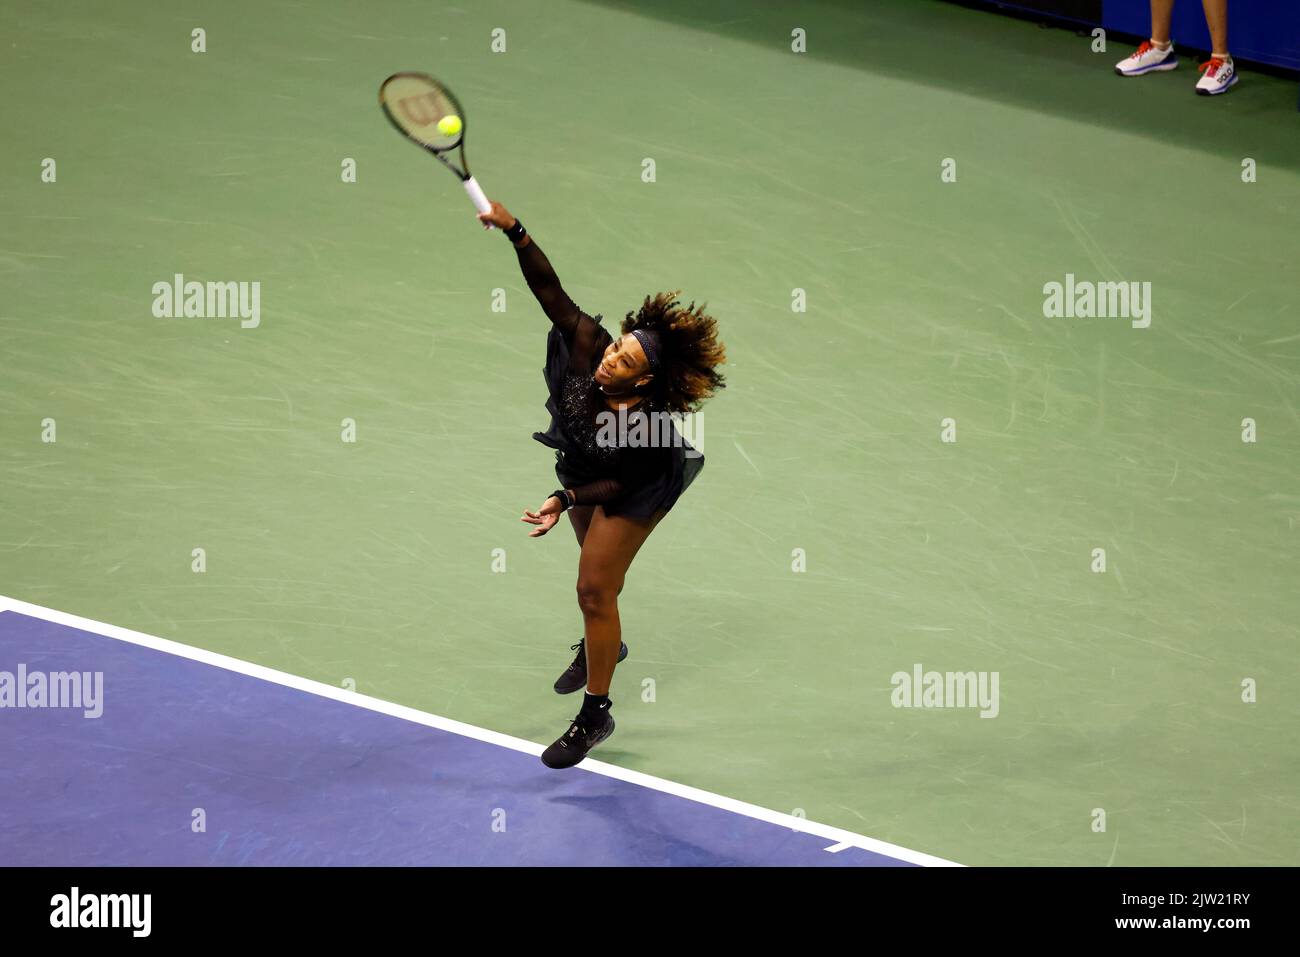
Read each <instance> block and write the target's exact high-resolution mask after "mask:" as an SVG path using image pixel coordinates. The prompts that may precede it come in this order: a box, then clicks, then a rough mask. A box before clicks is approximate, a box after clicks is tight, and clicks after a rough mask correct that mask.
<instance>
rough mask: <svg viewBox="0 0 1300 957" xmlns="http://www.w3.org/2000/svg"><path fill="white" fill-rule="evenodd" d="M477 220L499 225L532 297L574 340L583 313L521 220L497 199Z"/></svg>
mask: <svg viewBox="0 0 1300 957" xmlns="http://www.w3.org/2000/svg"><path fill="white" fill-rule="evenodd" d="M478 218H479V220H480V221H482V223H483V224H484V225H485V226H487V225H491V226H496V227H497V228H498V229H500V230H501V231H502V232H504V233H505V234H506V236H507V237H508V238H509V239H510V241H511V243H513V244H514V247H515V254H516V255H517V256H518V257H519V268H520V270H522V272H523V274H524V280H525V281H526V282H527V283H528V288H529V289H531V290H532V292H533V295H534V296H536V297H537V301H538V302H539V303H540V304H541V306H542V311H543V312H545V313H546V317H547V318H548V319H550V320H551V322H553V323H555V325H557V326H558V327H559V328H560V331H561V332H562V333H563V334H564V336H565V337H566V338H570V337H572V336H573V334H574V333H575V332H576V331H577V329H578V326H579V325H580V324H581V321H582V319H583V318H584V314H583V312H582V310H581V309H579V308H578V307H577V305H576V304H575V303H574V301H573V300H572V299H570V298H569V294H568V293H566V292H565V291H564V287H563V286H561V285H560V277H559V276H557V275H555V269H554V268H552V266H551V261H550V260H549V259H547V258H546V254H545V253H543V252H542V250H541V249H540V248H539V247H538V245H537V243H535V242H533V239H532V237H531V236H529V235H528V233H527V232H525V231H524V228H523V226H522V225H520V223H519V220H517V219H516V218H515V217H514V216H512V215H510V211H509V210H507V209H506V208H505V207H504V206H502V205H501V204H500V203H498V202H496V201H495V200H493V201H492V209H491V211H489V212H486V213H479V214H478ZM588 321H589V322H590V321H591V320H588Z"/></svg>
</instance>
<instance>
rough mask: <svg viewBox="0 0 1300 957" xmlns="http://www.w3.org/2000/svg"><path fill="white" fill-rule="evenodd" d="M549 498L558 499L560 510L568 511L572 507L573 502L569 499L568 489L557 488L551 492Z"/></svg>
mask: <svg viewBox="0 0 1300 957" xmlns="http://www.w3.org/2000/svg"><path fill="white" fill-rule="evenodd" d="M551 498H558V499H559V500H560V511H561V512H564V511H568V510H569V509H571V508H573V502H571V501H569V491H568V489H563V488H557V489H556V490H555V491H554V492H552V493H551Z"/></svg>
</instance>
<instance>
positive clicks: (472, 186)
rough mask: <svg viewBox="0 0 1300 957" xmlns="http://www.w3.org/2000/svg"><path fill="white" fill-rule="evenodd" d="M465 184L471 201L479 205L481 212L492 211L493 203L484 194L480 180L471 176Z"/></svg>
mask: <svg viewBox="0 0 1300 957" xmlns="http://www.w3.org/2000/svg"><path fill="white" fill-rule="evenodd" d="M464 186H465V192H467V193H469V198H470V202H472V203H473V204H474V205H475V206H477V207H478V211H479V212H480V213H490V212H492V204H491V203H489V202H488V198H487V197H486V196H484V195H483V187H482V186H480V185H479V184H478V180H476V179H475V178H474V177H473V176H471V177H470V178H469V179H467V180H464ZM491 228H492V227H491V226H489V227H488V229H491Z"/></svg>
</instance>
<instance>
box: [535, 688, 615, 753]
mask: <svg viewBox="0 0 1300 957" xmlns="http://www.w3.org/2000/svg"><path fill="white" fill-rule="evenodd" d="M613 733H614V716H613V715H612V714H610V713H609V704H608V703H606V704H605V706H604V707H603V708H602V709H601V710H600V713H599V714H598V715H584V714H582V713H581V712H579V714H578V716H577V717H576V718H574V719H573V722H572V723H571V724H570V725H569V730H568V731H566V732H564V734H562V735H560V737H559V738H558V739H556V741H555V743H554V744H552V745H551V746H550V747H549V748H547V749H546V750H545V751H543V752H542V764H544V765H546V766H547V767H548V768H557V769H558V768H571V767H573V766H574V765H575V764H577V763H578V762H579V761H581V760H582V759H583V758H585V757H586V756H587V754H588V753H589V752H590V751H591V749H592V748H594V747H595V746H596V745H598V744H600V742H602V741H604V740H605V739H606V738H608V737H609V736H610V735H611V734H613Z"/></svg>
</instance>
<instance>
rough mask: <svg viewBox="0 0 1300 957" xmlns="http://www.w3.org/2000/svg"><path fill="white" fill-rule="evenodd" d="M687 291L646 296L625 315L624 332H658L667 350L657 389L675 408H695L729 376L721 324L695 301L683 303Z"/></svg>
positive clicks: (669, 408)
mask: <svg viewBox="0 0 1300 957" xmlns="http://www.w3.org/2000/svg"><path fill="white" fill-rule="evenodd" d="M679 295H681V291H680V290H677V291H675V292H661V293H657V294H656V295H654V296H646V297H645V302H644V303H642V304H641V308H640V309H639V310H637V312H636V314H635V315H634V314H632V313H630V312H629V313H628V314H627V317H626V318H624V320H623V335H627V334H628V333H629V332H632V331H634V330H636V329H644V330H646V331H647V332H653V333H654V334H655V336H656V337H657V338H658V340H659V344H660V347H661V349H662V350H663V353H664V355H663V359H662V360H661V368H660V371H659V373H658V374H657V375H655V377H654V380H653V382H652V384H651V387H650V390H651V393H652V394H653V395H654V396H655V397H656V398H657V399H658V400H659V402H660V403H661V404H662V405H663V406H664V408H665V409H666V410H667V411H669V412H682V413H685V412H694V411H696V410H698V409H699V407H700V406H701V405H702V404H703V402H704V400H705V399H707V398H709V397H710V396H712V395H713V393H714V392H715V391H717V390H718V389H723V388H726V381H725V378H724V376H723V375H722V373H721V372H719V371H718V370H717V368H716V367H717V366H719V365H721V364H722V363H724V362H726V361H727V350H726V348H725V347H724V346H723V345H722V343H721V342H719V341H718V323H717V321H716V320H715V319H714V318H713V317H712V316H710V315H707V314H706V313H705V312H704V305H701V306H700V307H699V308H696V306H695V303H694V302H692V303H691V304H690V305H689V306H686V307H683V306H682V304H681V302H680V301H679V300H678V298H677V297H678V296H679Z"/></svg>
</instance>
